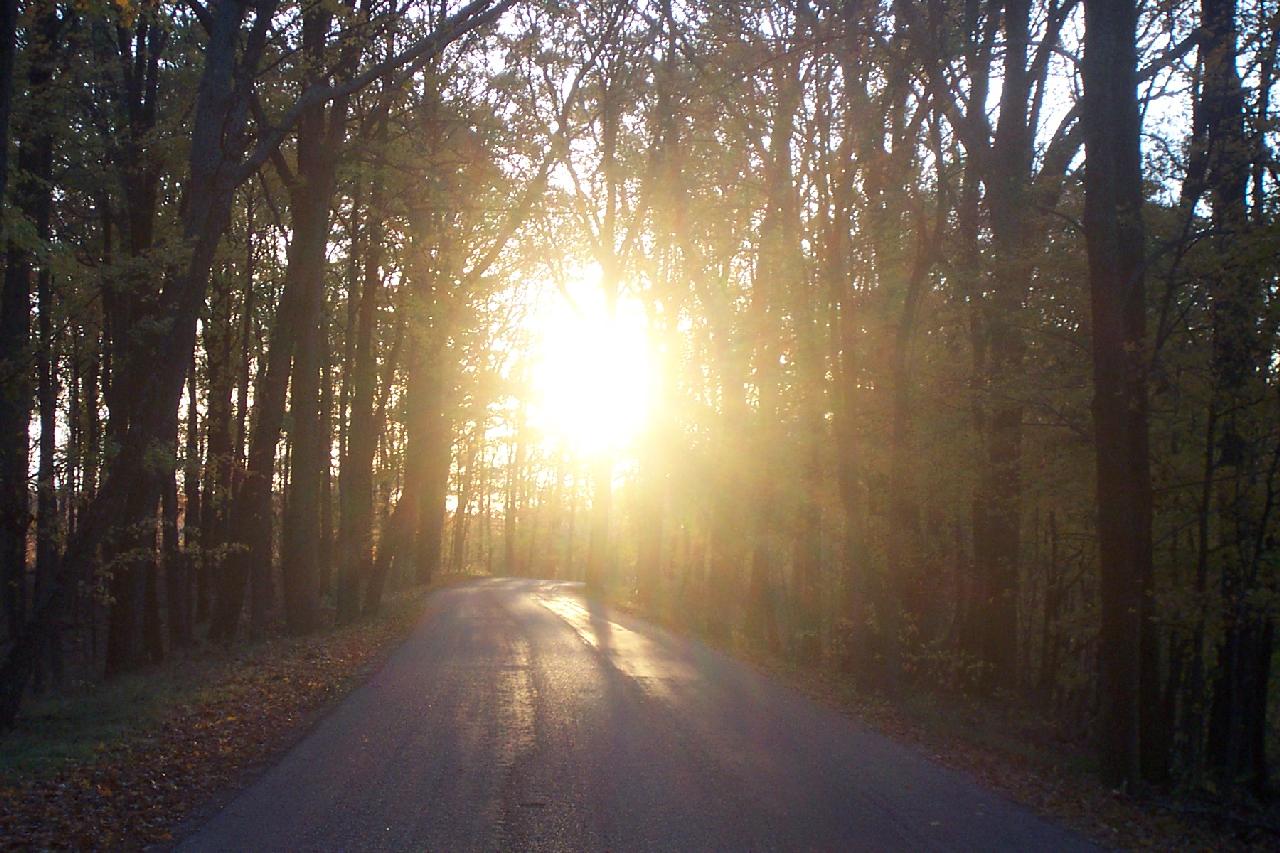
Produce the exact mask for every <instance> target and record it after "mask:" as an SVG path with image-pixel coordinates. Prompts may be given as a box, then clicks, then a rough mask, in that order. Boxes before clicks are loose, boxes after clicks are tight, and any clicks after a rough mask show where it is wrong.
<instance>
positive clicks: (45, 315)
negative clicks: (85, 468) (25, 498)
mask: <svg viewBox="0 0 1280 853" xmlns="http://www.w3.org/2000/svg"><path fill="white" fill-rule="evenodd" d="M43 225H44V228H45V229H46V230H47V228H48V222H47V221H46V222H44V223H43ZM52 286H53V276H52V274H51V272H50V270H49V268H48V266H47V265H42V266H41V269H40V274H39V276H38V277H37V279H36V305H37V311H38V312H39V329H40V343H39V350H38V352H37V354H36V374H37V391H36V397H37V400H38V401H39V404H40V463H39V468H38V469H37V472H36V589H37V593H39V591H40V590H41V589H42V588H43V587H44V586H45V585H46V584H48V583H51V582H52V579H53V577H54V573H55V567H56V565H57V561H58V536H59V530H60V527H61V525H60V524H59V518H58V491H57V489H58V484H57V481H56V480H55V475H54V456H55V455H56V453H57V418H58V374H57V352H56V350H55V346H56V344H55V342H54V339H53V318H52V317H51V316H50V314H51V312H52V310H53V294H52V292H51V290H52ZM42 657H43V666H44V667H45V668H46V670H47V675H49V676H50V677H51V678H53V679H54V680H55V681H56V680H58V679H59V678H60V676H61V671H62V637H61V635H60V632H59V631H57V630H54V631H50V632H49V636H48V638H47V639H46V640H45V648H44V650H43V656H42Z"/></svg>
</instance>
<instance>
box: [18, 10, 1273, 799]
mask: <svg viewBox="0 0 1280 853" xmlns="http://www.w3.org/2000/svg"><path fill="white" fill-rule="evenodd" d="M0 10H2V15H0V78H2V79H0V130H2V131H3V141H0V158H2V159H0V196H2V197H3V205H4V207H3V219H2V228H3V241H4V242H3V253H4V256H3V270H4V272H3V276H4V280H3V297H2V300H0V603H2V604H3V607H2V610H3V614H2V615H0V659H2V662H0V728H3V727H6V726H11V725H12V724H13V723H14V721H15V719H17V718H18V716H19V715H20V713H21V712H22V709H23V707H24V703H27V702H29V701H30V700H31V698H32V697H37V696H40V695H44V694H46V693H48V692H50V691H56V690H58V689H60V686H61V685H65V684H67V683H69V682H72V681H77V682H79V681H86V680H87V681H90V682H97V681H100V680H101V681H104V682H105V681H110V680H111V679H113V678H116V677H118V676H120V675H122V674H126V673H130V672H134V671H137V670H140V669H143V668H146V667H149V666H152V665H154V664H156V663H158V662H160V661H161V660H163V659H164V658H166V656H169V655H173V654H175V653H177V652H179V651H181V652H183V653H184V654H185V653H190V652H191V651H192V650H196V651H198V650H199V649H200V648H203V647H211V646H213V645H214V644H220V643H221V644H226V643H231V642H234V641H239V640H241V639H243V638H255V637H263V636H269V635H276V634H281V633H284V634H290V635H301V634H307V633H309V632H313V631H316V630H318V629H320V628H322V627H324V626H329V625H333V624H346V623H354V622H357V621H358V620H361V619H364V618H368V617H369V616H370V615H371V614H374V613H376V612H377V611H378V609H379V607H380V605H381V603H382V602H383V601H384V599H385V598H386V596H387V595H389V594H390V593H391V592H393V591H396V590H402V589H405V588H407V587H412V586H415V585H423V584H426V583H428V582H431V581H433V580H436V579H438V578H440V577H442V576H445V575H453V574H490V575H508V576H521V577H539V578H560V579H569V580H578V581H584V582H585V584H586V587H587V589H589V590H592V591H593V593H595V594H599V595H602V596H603V595H609V596H614V597H617V598H620V599H624V600H627V601H631V602H634V603H635V606H637V607H639V608H641V609H642V610H644V611H646V612H650V613H653V614H659V615H661V616H662V617H663V618H664V619H665V620H667V621H668V622H669V623H671V624H674V625H678V626H682V627H683V628H684V629H686V630H688V631H690V632H694V633H697V634H699V635H702V636H705V637H707V638H709V639H710V640H712V641H725V642H727V641H735V642H741V643H743V644H745V645H746V646H749V647H752V648H755V649H758V650H761V651H763V652H766V653H768V654H772V655H776V656H779V657H781V658H784V659H786V660H789V661H792V662H795V663H796V664H798V665H803V666H809V667H817V668H821V669H823V670H826V671H829V672H831V673H836V674H838V675H839V677H841V678H846V679H849V680H851V681H852V682H854V683H856V684H858V685H860V686H862V687H865V689H867V690H881V691H886V692H887V693H888V694H889V695H892V694H893V693H894V692H895V691H896V690H899V689H904V688H905V687H907V686H911V685H928V686H930V688H931V689H936V690H940V691H944V692H953V693H956V694H965V695H977V696H983V697H988V698H990V699H991V700H992V701H1009V702H1014V701H1016V702H1026V703H1029V704H1031V705H1033V706H1034V707H1036V708H1038V709H1040V711H1041V712H1043V713H1045V714H1047V715H1049V716H1051V717H1052V718H1053V719H1054V720H1056V721H1058V723H1059V724H1060V725H1061V726H1062V727H1063V729H1064V730H1066V731H1069V732H1073V733H1075V735H1077V736H1079V737H1081V738H1084V739H1087V740H1088V742H1089V743H1091V744H1093V745H1094V748H1095V749H1096V753H1097V756H1098V759H1097V762H1098V766H1097V771H1098V772H1099V773H1100V775H1101V778H1102V779H1103V780H1104V781H1105V782H1106V783H1107V784H1110V785H1114V786H1117V787H1128V788H1130V789H1135V788H1149V789H1157V790H1170V791H1214V792H1218V793H1220V794H1222V795H1224V796H1231V797H1243V798H1252V799H1255V800H1266V799H1267V798H1268V797H1269V795H1270V794H1271V793H1272V792H1273V791H1274V788H1273V781H1274V780H1273V779H1272V778H1271V775H1270V770H1271V768H1272V766H1273V764H1274V763H1275V762H1276V761H1277V760H1280V723H1278V722H1277V716H1278V714H1277V711H1278V710H1280V709H1277V703H1278V702H1280V677H1278V676H1277V673H1275V672H1274V670H1273V666H1272V658H1273V655H1274V651H1275V639H1276V638H1275V628H1276V619H1277V616H1278V615H1280V598H1278V597H1277V596H1278V594H1280V587H1278V584H1280V220H1278V219H1277V214H1278V213H1280V196H1278V194H1277V189H1278V184H1280V161H1278V160H1277V143H1278V142H1280V125H1278V124H1277V115H1280V112H1278V111H1277V108H1276V105H1275V104H1274V103H1273V102H1272V100H1271V98H1272V90H1273V85H1274V82H1275V80H1276V77H1277V73H1278V69H1277V42H1278V40H1280V3H1277V2H1276V0H1083V2H1081V0H919V2H904V0H741V2H710V0H584V2H581V3H562V2H552V1H549V0H469V2H462V0H184V2H161V0H77V2H74V3H71V2H66V1H65V0H0Z"/></svg>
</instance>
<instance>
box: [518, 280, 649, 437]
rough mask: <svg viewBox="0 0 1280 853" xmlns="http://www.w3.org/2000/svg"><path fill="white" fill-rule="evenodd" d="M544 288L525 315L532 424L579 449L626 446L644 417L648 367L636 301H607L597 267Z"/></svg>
mask: <svg viewBox="0 0 1280 853" xmlns="http://www.w3.org/2000/svg"><path fill="white" fill-rule="evenodd" d="M567 291H568V296H567V297H566V294H565V293H564V292H561V291H560V290H558V289H553V288H548V290H547V292H546V293H544V294H543V295H542V297H541V298H540V299H539V301H538V303H537V305H536V306H535V309H534V312H533V314H532V316H531V318H530V320H531V324H532V328H531V331H532V333H533V339H534V357H533V364H532V374H531V376H530V385H531V389H530V390H531V391H532V400H531V401H530V402H531V405H530V411H529V417H530V422H531V425H532V426H533V427H534V428H535V429H537V430H539V431H540V432H541V433H542V434H543V435H544V436H545V437H546V439H547V440H548V441H549V442H551V443H553V444H556V443H558V444H559V445H561V446H562V447H564V448H565V449H566V450H568V451H570V452H573V453H577V454H579V455H598V454H600V453H603V452H610V453H615V454H616V453H620V452H624V451H625V450H626V449H627V448H628V447H630V446H631V445H632V444H633V443H634V442H635V440H636V438H637V436H638V435H639V434H640V432H641V431H642V430H643V429H644V426H645V423H646V421H647V420H648V417H649V400H650V390H651V386H652V382H653V378H654V377H653V368H652V361H651V359H650V351H649V340H648V334H647V331H646V324H645V317H644V312H643V309H642V308H641V306H639V305H637V304H636V303H635V302H632V301H628V300H625V299H623V300H619V302H618V304H617V307H616V310H615V312H614V314H613V316H610V313H609V311H608V309H607V307H606V305H605V300H604V295H603V292H602V289H601V287H600V284H599V269H598V268H596V269H595V270H594V274H591V272H590V271H588V273H587V274H586V275H584V276H582V277H581V278H580V279H579V280H577V281H576V282H575V283H574V284H572V285H570V286H569V287H568V288H567Z"/></svg>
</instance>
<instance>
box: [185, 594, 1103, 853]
mask: <svg viewBox="0 0 1280 853" xmlns="http://www.w3.org/2000/svg"><path fill="white" fill-rule="evenodd" d="M426 611H427V612H426V614H425V615H424V618H423V619H422V621H421V622H420V624H418V626H417V627H416V629H415V630H414V632H413V634H412V635H411V636H410V638H409V639H408V640H407V641H406V642H405V643H404V645H402V646H401V647H400V648H399V649H397V650H396V651H395V652H394V653H393V654H392V655H391V657H390V658H389V659H388V660H387V662H386V664H385V665H384V666H383V667H382V668H381V669H380V670H379V671H378V672H377V673H376V674H375V675H374V676H373V677H372V678H370V680H369V681H368V682H367V683H366V684H364V685H363V686H362V687H360V688H358V689H356V690H355V691H354V692H353V693H352V694H351V695H350V696H349V697H348V698H347V699H346V700H344V701H343V702H342V703H341V704H340V705H338V706H337V707H336V708H335V709H334V710H333V711H332V712H331V713H330V714H328V715H327V716H326V717H325V718H324V719H323V720H322V721H321V722H320V723H319V724H318V725H317V726H316V728H315V729H314V730H313V731H312V732H311V733H310V734H309V735H308V736H307V737H306V738H305V739H303V740H302V741H301V742H300V743H299V744H298V745H297V746H295V747H294V748H293V749H292V750H291V751H290V752H289V753H288V754H287V755H286V756H285V757H284V758H283V759H282V760H281V761H280V763H279V764H278V765H276V766H275V767H274V768H272V769H271V770H269V771H267V772H266V773H265V774H264V775H263V776H262V777H261V778H260V779H259V780H258V781H257V782H256V783H255V784H253V785H252V786H251V787H249V788H247V789H246V790H244V791H243V792H241V793H240V794H239V796H237V797H236V798H235V799H234V800H233V801H232V802H231V803H230V804H229V805H227V807H226V808H225V809H223V810H222V811H221V812H220V813H219V814H218V815H216V816H215V817H214V818H213V819H212V820H211V821H210V822H209V823H207V824H206V825H205V826H204V827H203V828H201V829H199V830H198V831H196V832H195V833H194V834H193V835H192V836H190V837H188V838H187V839H186V840H185V841H184V842H183V844H182V845H181V848H180V849H183V850H192V851H195V850H255V851H257V850H334V849H342V850H354V849H391V850H403V849H415V850H440V851H461V850H606V849H607V850H769V849H784V850H911V851H917V850H1036V851H1041V850H1083V849H1090V848H1089V846H1088V845H1087V844H1086V842H1084V841H1083V840H1082V839H1080V838H1078V837H1076V836H1074V835H1072V834H1070V833H1069V832H1067V831H1066V830H1064V829H1061V828H1059V827H1057V826H1054V825H1053V824H1051V823H1048V822H1046V821H1044V820H1042V819H1040V818H1038V817H1036V816H1035V815H1034V814H1032V813H1031V812H1029V811H1028V810H1026V809H1024V808H1022V807H1020V806H1018V805H1015V804H1014V803H1012V802H1010V801H1009V800H1006V799H1004V798H1003V797H1001V796H999V795H998V794H995V793H992V792H990V791H987V790H985V789H984V788H982V787H981V786H979V785H978V784H977V783H975V782H974V781H973V780H971V779H969V778H968V777H966V776H964V775H963V774H960V773H957V772H954V771H952V770H948V769H946V768H944V767H941V766H939V765H937V764H934V763H932V762H931V761H929V760H927V759H926V758H924V757H923V756H921V755H919V754H918V753H916V752H915V751H914V750H912V749H910V748H908V747H906V746H902V745H900V744H897V743H894V742H893V741H891V740H889V739H887V738H885V737H883V736H881V735H879V734H877V733H875V732H872V731H870V730H868V729H867V728H865V727H863V726H860V725H858V724H857V723H856V722H854V721H851V720H849V719H847V718H845V717H843V716H841V715H839V714H837V713H835V712H833V711H831V710H828V709H826V708H823V707H821V706H819V705H817V704H815V703H813V702H811V701H810V700H808V699H806V698H804V697H803V696H801V695H800V694H798V693H796V692H795V691H793V690H791V689H789V688H786V687H783V686H781V685H779V684H777V683H774V682H773V681H771V680H769V679H768V678H766V677H764V676H762V675H760V674H759V673H757V672H755V671H754V670H752V669H751V668H749V667H747V666H744V665H742V664H740V663H737V662H735V661H734V660H733V659H731V658H729V657H727V656H725V655H723V654H720V653H718V652H715V651H712V650H710V649H708V648H706V647H705V646H703V645H701V644H699V643H697V642H693V641H690V640H686V639H682V638H680V637H677V636H675V635H672V634H670V633H668V632H666V631H663V630H661V629H658V628H655V627H653V626H651V625H648V624H647V623H645V622H643V621H642V620H639V619H634V618H630V617H626V616H622V615H619V614H617V613H614V612H610V611H608V610H606V609H605V608H604V607H603V606H601V605H596V604H591V603H588V602H587V601H585V600H584V599H583V598H582V596H581V592H580V589H579V588H578V587H577V586H576V585H574V584H566V583H560V582H553V581H533V580H514V579H488V580H480V581H476V582H473V583H468V584H466V585H462V586H455V587H450V588H446V589H442V590H440V591H438V592H436V593H435V594H433V595H432V596H431V597H430V598H429V599H428V603H427V607H426Z"/></svg>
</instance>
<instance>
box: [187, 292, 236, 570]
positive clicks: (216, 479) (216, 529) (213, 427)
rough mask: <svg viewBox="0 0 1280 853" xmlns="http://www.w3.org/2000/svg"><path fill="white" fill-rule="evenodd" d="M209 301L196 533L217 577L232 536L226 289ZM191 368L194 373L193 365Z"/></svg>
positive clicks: (229, 319)
mask: <svg viewBox="0 0 1280 853" xmlns="http://www.w3.org/2000/svg"><path fill="white" fill-rule="evenodd" d="M210 302H211V303H212V305H211V306H210V310H209V316H207V317H206V318H205V320H204V323H203V324H202V326H203V332H204V351H205V365H206V374H205V375H206V392H205V402H206V408H205V414H204V434H205V464H204V486H203V488H202V489H201V501H200V505H199V509H200V515H199V516H198V521H196V527H197V528H198V529H199V531H200V537H199V538H200V546H201V549H202V554H203V559H204V571H205V573H206V574H207V575H208V576H210V577H218V576H219V575H221V574H222V572H223V570H224V567H225V556H224V555H225V554H226V553H227V551H226V548H225V546H226V544H227V542H228V541H229V539H230V536H231V533H230V531H229V530H228V524H229V519H228V510H229V505H230V502H231V490H232V487H233V484H232V472H233V471H234V470H235V461H236V460H235V457H234V455H233V454H234V448H233V447H232V437H231V433H232V423H231V419H232V410H231V393H232V384H233V382H234V373H233V368H232V365H231V341H232V331H231V325H232V322H233V321H232V317H231V293H230V289H227V290H224V291H222V292H221V293H216V294H214V295H213V297H212V298H211V299H210ZM192 369H193V371H194V369H195V366H194V364H193V367H192ZM191 517H192V518H196V516H191Z"/></svg>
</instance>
